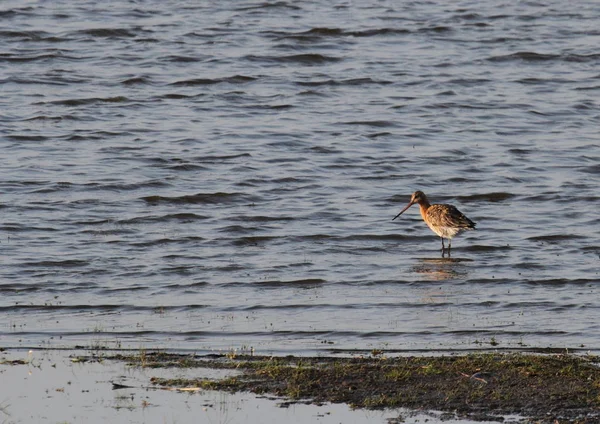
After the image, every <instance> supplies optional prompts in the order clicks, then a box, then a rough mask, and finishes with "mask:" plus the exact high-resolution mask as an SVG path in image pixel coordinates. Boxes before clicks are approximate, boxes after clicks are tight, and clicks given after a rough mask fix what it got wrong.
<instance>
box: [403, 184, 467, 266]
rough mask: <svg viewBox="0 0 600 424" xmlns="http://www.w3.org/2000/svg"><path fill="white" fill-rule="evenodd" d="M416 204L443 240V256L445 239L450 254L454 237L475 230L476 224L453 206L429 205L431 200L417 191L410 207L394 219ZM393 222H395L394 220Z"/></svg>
mask: <svg viewBox="0 0 600 424" xmlns="http://www.w3.org/2000/svg"><path fill="white" fill-rule="evenodd" d="M415 203H418V204H419V209H420V211H421V216H422V217H423V221H425V223H426V224H427V226H428V227H429V228H431V230H432V231H433V232H434V233H436V234H437V235H438V236H440V237H441V238H442V255H443V254H444V251H445V249H446V247H445V246H444V239H445V238H447V239H448V254H449V253H450V248H451V240H452V238H453V237H454V236H456V235H457V234H458V233H460V232H461V231H463V230H473V229H475V225H476V224H475V223H474V222H473V221H471V220H470V219H469V218H467V217H466V216H465V215H464V214H463V213H462V212H461V211H459V210H458V209H456V208H455V207H454V206H452V205H444V204H436V205H432V204H431V203H429V199H427V196H425V193H423V192H422V191H415V192H414V193H413V195H412V196H411V198H410V202H409V203H408V205H407V206H406V207H405V208H404V209H402V210H401V211H400V213H399V214H398V215H396V216H395V217H394V219H396V218H398V217H399V216H400V215H402V213H404V211H406V210H407V209H408V208H410V207H411V206H412V205H414V204H415ZM392 221H393V220H392Z"/></svg>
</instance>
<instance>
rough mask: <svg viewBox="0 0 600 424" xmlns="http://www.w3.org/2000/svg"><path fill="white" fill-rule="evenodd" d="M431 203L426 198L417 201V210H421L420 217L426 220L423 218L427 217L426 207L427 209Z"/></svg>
mask: <svg viewBox="0 0 600 424" xmlns="http://www.w3.org/2000/svg"><path fill="white" fill-rule="evenodd" d="M429 206H431V204H430V203H429V202H428V201H427V200H421V201H420V202H419V211H420V212H421V217H422V218H423V219H424V220H425V221H427V220H426V219H425V218H426V217H427V209H429Z"/></svg>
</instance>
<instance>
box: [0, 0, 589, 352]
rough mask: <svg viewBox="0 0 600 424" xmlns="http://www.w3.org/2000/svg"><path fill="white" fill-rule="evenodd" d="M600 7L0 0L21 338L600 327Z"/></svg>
mask: <svg viewBox="0 0 600 424" xmlns="http://www.w3.org/2000/svg"><path fill="white" fill-rule="evenodd" d="M599 13H600V5H598V4H597V3H596V2H594V1H587V2H580V3H578V5H577V7H573V6H572V5H571V4H569V3H565V2H559V1H546V2H526V3H522V2H521V3H518V4H512V3H504V4H500V3H498V2H493V1H483V2H481V1H477V2H475V1H462V2H452V3H448V2H445V1H428V2H424V1H423V2H421V1H415V2H400V3H399V2H391V1H390V2H386V1H366V2H356V3H355V2H351V1H341V2H335V3H333V4H332V3H331V2H326V1H300V2H298V1H294V2H291V1H290V2H287V1H278V2H264V1H263V2H261V1H258V2H257V1H247V2H224V3H223V2H220V3H214V4H212V3H210V2H200V3H198V2H186V1H171V2H162V1H161V2H151V1H149V2H141V3H135V2H124V1H121V2H119V1H117V2H111V3H107V4H98V3H97V2H77V3H73V2H51V3H49V2H41V3H39V2H23V1H19V2H16V1H15V2H3V3H2V5H1V6H0V16H1V17H2V19H1V21H0V39H1V40H2V44H1V46H2V48H1V50H0V87H1V90H2V91H1V93H2V96H0V105H1V109H0V111H1V112H0V124H1V125H0V143H1V148H2V155H1V156H0V157H1V159H0V160H1V163H0V166H1V168H2V178H1V179H0V193H1V194H0V213H1V217H2V219H1V221H0V241H1V243H0V249H1V252H0V254H1V258H2V259H1V260H2V266H1V267H0V292H1V297H0V311H1V314H2V315H1V316H2V320H1V322H2V323H1V325H0V346H1V347H18V348H36V347H56V348H73V347H77V346H99V347H111V348H117V347H122V348H134V349H136V348H139V347H144V348H161V349H178V350H190V351H196V352H210V351H223V350H232V349H234V350H238V351H250V350H254V351H255V352H256V353H280V354H285V353H293V354H315V353H316V354H327V353H331V352H348V351H352V350H354V349H369V350H370V349H389V350H394V351H404V352H421V351H423V350H425V351H439V350H444V351H445V350H470V349H482V350H483V349H497V348H539V347H541V348H545V347H556V348H571V349H573V348H581V349H584V350H591V351H599V350H600V345H598V340H599V337H600V326H599V325H598V321H597V316H598V312H599V308H600V297H599V294H600V293H599V292H600V288H599V286H598V284H597V283H598V281H599V279H600V276H599V272H600V261H599V258H600V246H599V245H598V239H599V235H600V231H599V229H600V226H599V223H598V212H597V210H598V207H597V206H598V201H599V200H600V195H599V194H598V186H599V185H600V178H599V174H600V164H599V163H600V162H599V159H600V148H599V147H600V141H599V137H598V125H599V124H600V103H599V101H598V94H599V93H600V71H599V70H598V69H599V65H600V50H599V48H598V46H599V45H600V31H598V29H597V16H598V14H599ZM417 189H420V190H423V191H424V192H425V193H427V194H428V195H429V197H430V199H431V200H432V201H433V202H438V203H451V204H454V205H455V206H457V207H458V208H459V209H460V210H461V211H462V212H464V213H465V214H466V215H467V216H468V217H469V218H471V219H472V220H474V221H476V222H477V223H478V231H475V232H469V233H467V234H463V235H461V236H460V237H458V238H456V239H455V240H454V242H453V249H454V250H453V254H452V257H451V258H450V259H448V258H444V259H442V258H441V255H440V251H439V248H440V241H439V238H437V236H435V234H433V233H432V232H430V230H429V229H428V228H427V227H426V226H425V225H424V223H423V222H422V221H420V216H419V214H418V211H417V208H416V207H415V208H412V209H410V210H409V211H408V212H406V213H405V214H404V215H402V216H401V217H400V218H399V219H397V220H395V221H394V222H392V221H391V219H392V218H393V217H394V216H395V215H396V214H397V213H398V211H399V210H400V208H402V207H403V206H404V205H405V204H406V203H407V202H408V200H409V198H410V194H411V193H412V192H413V191H415V190H417Z"/></svg>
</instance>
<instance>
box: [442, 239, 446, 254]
mask: <svg viewBox="0 0 600 424" xmlns="http://www.w3.org/2000/svg"><path fill="white" fill-rule="evenodd" d="M441 239H442V258H443V257H444V251H445V250H446V246H444V237H441Z"/></svg>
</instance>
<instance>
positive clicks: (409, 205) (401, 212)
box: [392, 202, 415, 221]
mask: <svg viewBox="0 0 600 424" xmlns="http://www.w3.org/2000/svg"><path fill="white" fill-rule="evenodd" d="M414 204H415V202H410V203H409V204H408V205H406V207H405V208H404V209H402V210H401V211H400V213H399V214H398V215H396V216H395V217H393V218H392V221H393V220H394V219H396V218H398V217H399V216H400V215H402V214H403V213H404V211H406V210H407V209H408V208H410V207H411V206H412V205H414Z"/></svg>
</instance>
